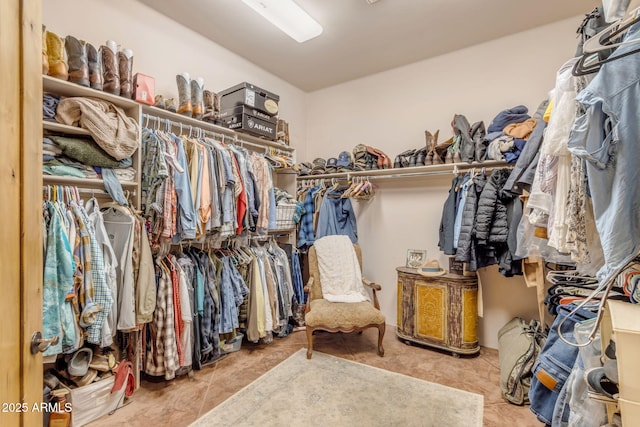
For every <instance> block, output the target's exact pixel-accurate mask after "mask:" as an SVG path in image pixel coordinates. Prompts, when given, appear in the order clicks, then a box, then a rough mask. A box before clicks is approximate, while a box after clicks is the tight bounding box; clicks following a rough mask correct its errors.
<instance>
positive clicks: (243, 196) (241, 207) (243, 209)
mask: <svg viewBox="0 0 640 427" xmlns="http://www.w3.org/2000/svg"><path fill="white" fill-rule="evenodd" d="M231 157H232V158H233V163H234V164H235V165H236V169H237V170H238V177H239V178H240V187H241V188H242V191H241V192H240V195H239V196H238V206H237V211H238V228H237V229H236V234H242V230H243V222H244V216H245V214H246V213H247V192H246V191H245V189H244V182H243V181H242V173H240V165H238V159H236V156H235V155H232V156H231Z"/></svg>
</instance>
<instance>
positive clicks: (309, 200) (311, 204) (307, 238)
mask: <svg viewBox="0 0 640 427" xmlns="http://www.w3.org/2000/svg"><path fill="white" fill-rule="evenodd" d="M319 190H320V187H314V188H312V189H311V190H309V192H308V193H307V197H306V198H305V199H304V214H303V215H302V219H301V220H300V234H299V236H298V248H300V249H303V248H307V247H309V246H312V245H313V242H315V240H316V238H315V234H314V232H313V216H314V212H315V210H316V204H315V198H314V196H315V194H316V193H317V192H318V191H319Z"/></svg>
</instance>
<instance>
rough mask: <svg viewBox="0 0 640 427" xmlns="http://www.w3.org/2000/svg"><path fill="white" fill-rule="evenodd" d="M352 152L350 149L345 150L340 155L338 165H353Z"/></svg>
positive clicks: (343, 166)
mask: <svg viewBox="0 0 640 427" xmlns="http://www.w3.org/2000/svg"><path fill="white" fill-rule="evenodd" d="M351 163H352V160H351V153H349V152H348V151H343V152H342V153H340V154H339V155H338V166H339V167H342V168H348V167H351Z"/></svg>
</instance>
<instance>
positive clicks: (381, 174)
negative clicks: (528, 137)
mask: <svg viewBox="0 0 640 427" xmlns="http://www.w3.org/2000/svg"><path fill="white" fill-rule="evenodd" d="M512 166H513V165H512V164H510V163H507V162H501V161H497V160H487V161H484V162H474V163H445V164H442V165H429V166H413V167H408V168H391V169H371V170H363V171H349V172H338V173H325V174H321V175H305V176H298V177H297V178H296V179H297V180H309V179H326V178H329V179H331V178H351V177H354V176H362V177H367V178H370V179H393V178H404V177H407V178H410V177H420V176H429V175H445V174H448V173H456V172H458V171H460V172H462V171H466V170H469V169H472V168H476V169H482V168H487V169H495V168H504V167H512Z"/></svg>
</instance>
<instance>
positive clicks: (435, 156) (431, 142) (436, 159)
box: [424, 129, 444, 165]
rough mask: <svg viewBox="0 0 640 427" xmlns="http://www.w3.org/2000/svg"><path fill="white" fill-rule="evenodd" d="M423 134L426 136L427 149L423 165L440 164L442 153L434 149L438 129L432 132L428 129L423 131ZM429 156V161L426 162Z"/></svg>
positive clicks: (438, 132) (436, 142) (436, 143)
mask: <svg viewBox="0 0 640 427" xmlns="http://www.w3.org/2000/svg"><path fill="white" fill-rule="evenodd" d="M424 133H425V136H426V138H427V147H428V149H429V151H428V152H427V160H425V165H426V164H432V165H441V164H443V163H444V162H443V160H442V156H441V155H442V154H443V153H441V152H438V150H436V147H437V146H438V135H439V134H440V130H439V129H438V130H437V131H436V132H435V133H434V134H431V132H429V131H428V130H427V131H425V132H424ZM429 158H431V163H427V162H428V161H429V160H428V159H429Z"/></svg>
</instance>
